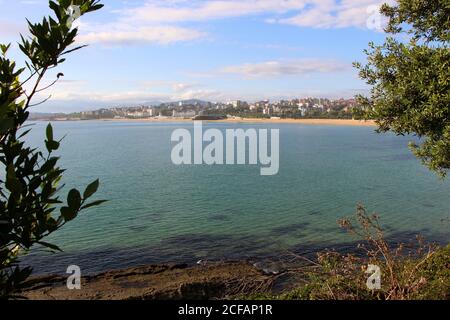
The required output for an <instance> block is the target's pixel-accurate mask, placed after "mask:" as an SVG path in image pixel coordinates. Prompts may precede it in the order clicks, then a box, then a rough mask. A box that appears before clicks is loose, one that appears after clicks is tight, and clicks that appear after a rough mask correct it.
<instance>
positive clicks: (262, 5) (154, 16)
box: [125, 0, 308, 22]
mask: <svg viewBox="0 0 450 320" xmlns="http://www.w3.org/2000/svg"><path fill="white" fill-rule="evenodd" d="M307 3H308V1H305V0H229V1H223V0H215V1H198V0H193V1H167V0H164V1H160V0H149V1H147V2H146V4H145V5H143V6H141V7H137V8H133V9H129V10H126V11H125V15H127V16H128V17H129V18H130V19H134V20H141V21H146V22H183V21H205V20H215V19H224V18H233V17H242V16H248V15H254V14H260V13H280V14H281V13H285V12H288V11H290V10H299V9H302V8H304V6H305V5H306V4H307Z"/></svg>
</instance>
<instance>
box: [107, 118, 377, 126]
mask: <svg viewBox="0 0 450 320" xmlns="http://www.w3.org/2000/svg"><path fill="white" fill-rule="evenodd" d="M103 121H112V122H192V120H191V119H184V118H151V119H112V120H108V119H105V120H103ZM206 122H220V123H270V124H277V123H279V124H286V123H290V124H304V125H332V126H354V127H355V126H365V127H372V126H376V124H375V121H372V120H369V121H359V120H345V119H248V118H234V119H225V120H217V121H211V120H207V121H206Z"/></svg>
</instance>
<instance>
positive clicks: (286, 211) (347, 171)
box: [25, 122, 450, 272]
mask: <svg viewBox="0 0 450 320" xmlns="http://www.w3.org/2000/svg"><path fill="white" fill-rule="evenodd" d="M53 125H54V131H55V136H56V137H58V136H59V137H62V136H63V135H67V137H66V138H65V140H64V142H63V144H62V148H61V150H60V151H59V153H60V155H61V156H62V165H63V167H64V168H67V173H66V175H65V180H64V182H65V183H66V184H67V189H68V188H69V187H78V188H83V186H85V185H86V184H87V183H89V182H90V181H92V180H94V179H96V178H97V177H98V178H100V180H101V188H100V190H99V192H98V194H97V198H99V199H109V200H110V201H109V202H108V203H106V204H104V205H102V206H101V207H98V208H94V209H92V210H90V211H89V212H86V213H84V214H82V215H81V216H80V217H79V218H78V219H76V220H75V221H73V222H72V223H70V224H68V225H67V226H66V227H64V229H63V230H61V231H59V232H57V233H56V234H54V235H52V236H51V238H50V239H49V240H51V241H53V242H54V243H57V244H58V245H60V246H61V247H62V248H63V249H64V251H65V252H64V253H59V254H53V255H49V254H47V253H39V255H37V254H32V255H30V256H29V257H27V258H26V259H25V262H32V263H33V264H34V265H36V271H37V272H64V271H65V269H66V268H67V266H68V265H70V264H77V265H79V266H80V267H81V268H82V270H87V271H92V272H94V271H101V270H105V269H111V268H119V267H128V266H133V265H137V264H143V263H162V262H173V261H177V262H188V263H192V262H195V261H197V260H199V259H213V260H217V259H226V260H230V259H245V258H249V259H252V258H255V257H260V256H264V255H268V254H275V253H277V252H283V251H284V250H287V249H289V250H295V251H297V252H299V253H303V252H307V251H311V250H314V249H315V248H318V247H323V246H339V245H342V244H345V243H349V242H351V241H354V240H355V239H354V238H352V237H350V236H348V235H347V234H345V233H344V232H342V231H341V230H340V229H339V227H338V226H337V223H336V221H337V220H338V219H339V218H341V217H343V216H350V215H352V214H353V213H354V211H355V207H356V204H357V203H358V202H362V203H364V205H365V206H366V207H367V208H368V210H369V211H371V212H377V213H379V214H380V215H381V217H382V223H383V225H384V226H385V227H386V230H388V235H389V236H390V237H391V238H392V239H393V240H399V241H400V240H404V239H406V238H411V237H412V235H414V234H415V233H417V232H421V233H423V234H425V236H427V237H428V238H429V239H430V240H437V241H444V242H445V241H448V240H449V238H450V232H449V231H450V223H449V217H450V201H449V195H450V181H449V180H446V181H441V180H439V178H438V177H437V176H436V175H435V174H433V173H430V172H429V171H428V170H427V169H426V168H425V167H423V166H422V165H421V164H420V162H419V161H418V160H417V159H415V158H414V157H413V156H412V155H411V153H410V151H409V150H408V148H407V143H408V141H410V140H411V139H412V138H408V137H397V136H395V135H391V134H384V135H379V134H376V133H375V132H374V128H371V127H345V126H340V127H338V126H309V125H299V124H280V125H276V124H221V123H210V124H204V127H205V128H218V129H221V130H224V129H227V128H244V129H246V128H257V129H259V128H267V129H280V171H279V174H278V175H276V176H261V175H260V171H259V170H260V166H259V165H258V166H236V165H235V166H206V165H200V166H175V165H173V164H172V162H171V158H170V155H171V150H172V147H173V145H174V144H172V143H171V141H170V137H171V134H172V132H173V130H175V129H178V128H187V129H189V130H192V129H193V128H192V124H191V123H119V122H56V123H54V124H53ZM45 126H46V124H45V123H36V124H35V126H34V129H33V131H32V133H31V135H30V137H29V143H30V144H32V145H40V143H41V140H43V137H44V135H45ZM66 191H67V190H66Z"/></svg>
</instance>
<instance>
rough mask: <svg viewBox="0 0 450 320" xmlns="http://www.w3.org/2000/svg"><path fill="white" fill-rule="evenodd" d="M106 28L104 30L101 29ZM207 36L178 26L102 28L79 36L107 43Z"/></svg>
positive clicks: (85, 40) (166, 41)
mask: <svg viewBox="0 0 450 320" xmlns="http://www.w3.org/2000/svg"><path fill="white" fill-rule="evenodd" d="M101 30H104V31H101ZM204 36H206V34H205V33H204V32H200V31H197V30H193V29H188V28H182V27H176V26H153V27H137V26H128V27H122V28H120V27H118V26H110V28H101V29H100V31H96V32H88V33H82V34H81V35H80V36H79V37H78V41H79V42H83V43H102V44H106V45H121V44H138V43H157V44H163V45H168V44H172V43H175V42H180V41H192V40H196V39H199V38H202V37H204Z"/></svg>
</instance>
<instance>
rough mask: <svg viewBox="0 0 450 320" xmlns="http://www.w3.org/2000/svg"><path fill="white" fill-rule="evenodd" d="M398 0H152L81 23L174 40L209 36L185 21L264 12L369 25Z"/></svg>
mask: <svg viewBox="0 0 450 320" xmlns="http://www.w3.org/2000/svg"><path fill="white" fill-rule="evenodd" d="M386 1H390V2H392V1H393V0H358V1H355V0H228V1H225V0H211V1H203V0H191V1H187V0H147V1H146V2H145V4H144V5H140V6H137V7H134V8H128V9H127V8H125V9H122V10H121V11H114V14H115V15H116V17H115V18H116V19H115V20H114V21H112V22H110V23H108V24H106V25H104V24H103V25H100V24H97V25H87V24H86V25H84V24H81V25H80V30H81V31H82V34H81V36H80V40H82V41H84V42H90V43H102V44H107V45H120V44H139V43H156V44H163V45H167V44H172V43H176V42H185V41H193V40H198V39H203V38H205V37H207V36H208V34H207V33H206V32H204V31H201V30H197V29H193V28H191V27H186V26H181V25H180V24H182V23H186V22H204V21H209V20H218V19H229V18H237V17H248V16H252V15H264V19H265V21H266V22H267V23H271V24H288V25H294V26H299V27H312V28H343V27H366V25H367V21H368V20H369V19H370V18H371V15H373V12H370V11H368V8H370V6H373V5H379V4H381V3H383V2H386Z"/></svg>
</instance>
